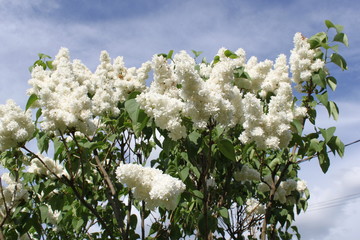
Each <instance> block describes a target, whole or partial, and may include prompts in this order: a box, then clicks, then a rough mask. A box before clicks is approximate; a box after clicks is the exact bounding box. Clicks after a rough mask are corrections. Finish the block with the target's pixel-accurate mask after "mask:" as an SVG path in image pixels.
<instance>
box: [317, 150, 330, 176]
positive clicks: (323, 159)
mask: <svg viewBox="0 0 360 240" xmlns="http://www.w3.org/2000/svg"><path fill="white" fill-rule="evenodd" d="M318 159H319V164H320V167H321V170H322V171H323V173H326V172H327V171H328V169H329V167H330V159H329V156H328V154H327V152H326V148H325V151H323V152H321V153H320V154H319V155H318Z"/></svg>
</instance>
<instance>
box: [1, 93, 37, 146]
mask: <svg viewBox="0 0 360 240" xmlns="http://www.w3.org/2000/svg"><path fill="white" fill-rule="evenodd" d="M34 131H35V126H34V123H33V122H32V120H31V112H30V111H26V112H24V111H23V110H22V109H21V108H20V107H19V106H17V105H16V104H15V102H14V101H13V100H8V101H7V102H6V104H5V105H0V151H5V150H6V149H9V148H12V147H18V146H19V145H20V144H23V143H25V142H26V141H27V140H29V139H30V138H31V137H32V136H33V134H34Z"/></svg>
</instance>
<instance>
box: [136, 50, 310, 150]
mask: <svg viewBox="0 0 360 240" xmlns="http://www.w3.org/2000/svg"><path fill="white" fill-rule="evenodd" d="M217 59H218V61H217V62H213V63H211V64H206V63H201V64H200V65H197V63H196V62H195V60H194V59H193V58H192V57H191V56H189V55H188V54H187V53H186V52H185V51H181V52H180V53H178V54H176V55H175V56H174V58H173V61H172V62H168V60H167V59H166V58H164V57H163V56H158V55H155V56H154V57H153V61H152V70H153V72H154V82H153V83H152V84H151V85H150V87H148V88H147V89H146V90H145V91H144V92H143V93H142V94H140V95H139V96H138V97H137V101H138V102H139V104H140V107H141V108H142V109H144V111H145V112H146V113H147V114H148V115H149V116H150V117H153V118H154V120H155V122H156V124H157V126H159V127H160V128H162V129H166V130H168V131H169V136H170V137H171V138H172V139H173V140H178V139H180V138H183V137H185V136H186V134H187V133H186V128H185V124H184V123H183V120H184V119H190V120H191V122H192V124H193V127H194V128H195V129H204V128H206V127H207V126H208V124H209V121H210V120H211V121H212V122H216V123H217V124H218V125H221V126H223V127H224V128H231V127H234V126H235V125H237V124H241V125H242V126H243V128H244V131H243V132H242V134H241V135H240V137H239V139H240V141H241V142H242V143H244V144H247V143H251V142H256V144H257V146H258V148H260V149H267V148H271V149H277V148H282V147H286V146H287V145H288V143H289V141H290V140H291V136H292V134H291V133H292V129H291V122H292V121H293V120H294V119H301V118H303V117H305V115H306V108H303V107H297V106H294V104H293V93H292V88H291V78H290V76H289V66H288V64H287V60H286V56H285V55H283V54H281V55H279V57H278V58H277V59H276V61H275V63H274V62H272V61H270V60H265V61H263V62H258V60H257V58H256V57H251V58H250V59H249V60H248V61H247V62H246V56H245V52H244V50H243V49H239V50H237V51H236V52H235V57H234V54H232V55H229V51H228V50H226V49H225V48H221V49H220V50H219V51H218V53H217ZM240 69H243V70H244V71H245V72H246V73H247V74H248V76H249V78H245V77H243V76H240V77H239V76H237V75H236V73H237V72H238V71H239V70H240Z"/></svg>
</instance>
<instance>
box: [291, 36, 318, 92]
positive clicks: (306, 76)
mask: <svg viewBox="0 0 360 240" xmlns="http://www.w3.org/2000/svg"><path fill="white" fill-rule="evenodd" d="M294 45H295V46H294V49H293V50H292V51H291V56H290V65H291V72H292V79H293V81H294V82H295V83H296V84H297V86H296V89H297V90H301V83H302V82H307V81H309V80H310V78H311V74H312V73H313V72H316V71H318V70H320V69H322V68H324V66H325V62H324V61H322V60H321V59H315V56H316V50H314V49H311V48H310V44H309V43H308V41H307V38H305V37H304V36H303V35H302V34H301V33H296V34H295V37H294Z"/></svg>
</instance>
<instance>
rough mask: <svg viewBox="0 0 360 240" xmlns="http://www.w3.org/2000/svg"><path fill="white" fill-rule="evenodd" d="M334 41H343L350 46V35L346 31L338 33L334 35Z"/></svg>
mask: <svg viewBox="0 0 360 240" xmlns="http://www.w3.org/2000/svg"><path fill="white" fill-rule="evenodd" d="M334 41H335V42H341V43H343V44H344V45H345V46H347V47H348V46H349V40H348V37H347V35H346V34H345V33H338V34H336V35H335V37H334Z"/></svg>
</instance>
